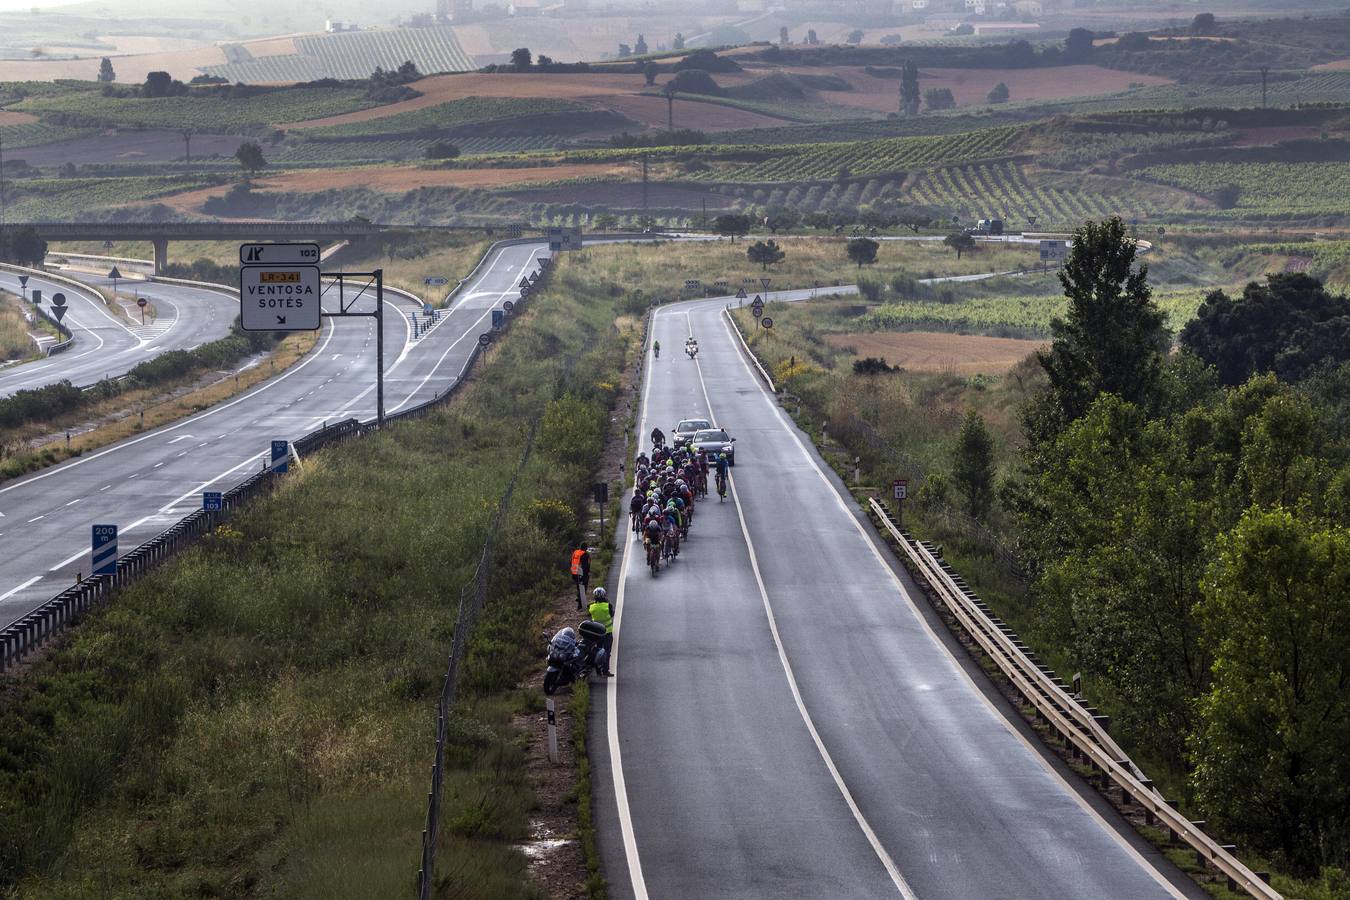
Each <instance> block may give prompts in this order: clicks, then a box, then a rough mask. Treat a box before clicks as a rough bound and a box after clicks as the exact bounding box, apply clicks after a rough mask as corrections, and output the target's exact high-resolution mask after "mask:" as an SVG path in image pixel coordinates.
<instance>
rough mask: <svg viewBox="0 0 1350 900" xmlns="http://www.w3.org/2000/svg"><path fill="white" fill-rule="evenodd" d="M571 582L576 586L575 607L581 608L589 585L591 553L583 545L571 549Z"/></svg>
mask: <svg viewBox="0 0 1350 900" xmlns="http://www.w3.org/2000/svg"><path fill="white" fill-rule="evenodd" d="M572 583H573V584H575V585H576V586H577V609H581V608H582V602H583V600H584V599H585V596H586V591H587V590H589V589H590V586H591V554H590V552H589V551H588V550H587V549H586V548H585V547H578V548H577V549H575V550H573V551H572Z"/></svg>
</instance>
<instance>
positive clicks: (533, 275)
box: [530, 272, 539, 284]
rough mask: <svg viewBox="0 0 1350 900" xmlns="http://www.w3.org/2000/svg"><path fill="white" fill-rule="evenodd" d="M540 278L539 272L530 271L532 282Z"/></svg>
mask: <svg viewBox="0 0 1350 900" xmlns="http://www.w3.org/2000/svg"><path fill="white" fill-rule="evenodd" d="M538 280H539V273H538V272H531V273H530V284H534V283H535V282H536V281H538Z"/></svg>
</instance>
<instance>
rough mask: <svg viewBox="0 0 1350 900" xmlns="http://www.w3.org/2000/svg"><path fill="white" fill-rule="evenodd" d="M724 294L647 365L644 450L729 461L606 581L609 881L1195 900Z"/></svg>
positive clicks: (626, 888) (743, 888)
mask: <svg viewBox="0 0 1350 900" xmlns="http://www.w3.org/2000/svg"><path fill="white" fill-rule="evenodd" d="M724 302H725V301H724V300H713V301H700V302H694V303H689V304H682V305H676V306H670V307H665V308H662V309H661V310H660V311H658V312H657V314H656V316H655V320H654V326H653V337H654V338H656V339H658V340H660V342H661V343H662V345H664V346H665V347H666V348H669V350H668V352H667V353H665V354H663V356H662V358H661V359H660V360H654V359H651V358H650V357H649V359H648V365H649V370H648V375H647V382H646V385H645V388H644V400H643V404H642V406H641V411H640V414H639V415H640V418H639V423H638V434H639V435H641V436H644V437H643V443H644V446H645V445H646V441H645V435H646V434H648V433H649V432H650V430H651V428H652V427H653V426H658V425H659V426H660V427H662V428H663V429H664V430H669V429H670V427H671V426H673V425H674V423H675V422H676V421H678V420H679V419H681V418H684V417H689V416H708V417H711V418H712V419H713V420H714V421H716V422H717V423H718V424H719V425H721V426H723V427H726V428H727V429H728V430H729V431H730V433H731V434H732V435H733V436H734V437H736V438H738V441H737V444H736V448H737V449H736V458H737V466H736V468H735V469H734V470H733V477H732V484H733V489H732V492H731V495H730V497H729V499H728V501H727V502H725V503H721V504H719V503H718V502H717V499H716V495H715V494H714V495H712V497H711V498H710V499H709V500H708V501H705V502H703V503H701V504H699V506H698V508H697V515H696V518H695V520H694V524H693V531H692V534H691V537H690V540H689V541H688V543H687V544H684V545H683V546H682V548H681V555H680V558H679V559H678V560H677V561H676V562H675V563H674V564H673V565H672V566H670V567H669V568H667V569H664V570H662V571H661V573H660V575H659V576H657V577H655V578H654V577H653V576H652V575H651V573H650V572H649V571H647V569H646V568H645V567H644V566H643V564H642V563H643V560H642V555H641V550H640V547H638V546H637V545H636V543H634V542H632V541H631V537H630V539H629V543H628V545H627V546H626V547H625V550H624V560H623V563H622V564H621V566H620V567H619V572H618V574H617V576H616V578H615V579H614V581H615V582H616V583H615V584H613V585H612V586H611V589H612V590H614V592H615V596H616V597H617V599H618V603H619V609H618V615H619V619H618V624H617V627H618V630H619V635H618V641H617V646H616V651H615V661H614V662H615V671H616V673H617V675H616V677H615V678H614V679H612V680H610V681H609V683H608V685H607V687H606V689H605V690H603V691H598V692H597V693H595V694H593V700H594V701H595V702H596V716H595V717H594V718H593V720H592V733H593V738H592V741H591V746H592V748H594V750H595V752H596V753H597V778H596V779H595V782H596V784H597V787H598V803H597V810H598V812H597V822H598V823H599V828H600V845H601V854H602V859H603V862H604V869H605V874H606V877H607V878H608V880H609V881H610V884H611V895H612V896H616V897H634V896H636V897H647V896H650V897H657V898H668V897H672V898H673V897H701V898H703V897H735V898H753V897H764V898H773V900H781V898H785V897H802V898H808V897H810V898H818V897H831V898H835V897H887V896H900V897H907V898H913V897H919V898H925V900H926V898H952V900H966V898H1030V897H1034V898H1064V900H1087V898H1122V900H1123V898H1129V900H1136V898H1153V897H1168V896H1197V895H1199V894H1198V891H1196V890H1195V889H1194V886H1193V885H1191V886H1188V884H1187V883H1186V882H1185V881H1184V878H1183V877H1182V876H1180V875H1179V873H1177V872H1176V871H1175V870H1174V869H1172V868H1171V867H1170V865H1168V864H1166V863H1165V862H1163V861H1161V860H1160V857H1158V855H1157V854H1156V853H1154V852H1153V851H1151V850H1149V849H1148V848H1147V847H1146V846H1144V845H1143V844H1142V842H1141V841H1140V840H1138V838H1137V836H1133V835H1129V834H1124V833H1122V830H1118V826H1120V825H1121V822H1120V821H1119V819H1118V817H1116V816H1115V814H1114V813H1113V812H1112V811H1111V810H1110V809H1109V808H1108V807H1105V806H1104V804H1102V803H1100V801H1099V800H1097V798H1094V797H1092V796H1091V795H1090V793H1089V792H1087V791H1086V790H1084V789H1083V788H1082V786H1081V785H1077V784H1075V783H1073V782H1072V781H1071V780H1070V779H1066V777H1065V774H1064V770H1063V767H1062V766H1061V765H1059V764H1058V762H1057V761H1055V760H1051V759H1050V758H1048V756H1047V754H1045V753H1044V751H1043V749H1042V748H1040V747H1039V746H1037V745H1036V744H1035V739H1034V737H1030V738H1029V737H1028V735H1027V733H1026V729H1025V727H1024V726H1021V724H1020V723H1017V722H1014V721H1012V720H1011V719H1010V717H1009V716H1008V715H1007V708H1006V704H1003V703H1002V702H1001V698H998V697H997V696H996V695H993V694H992V691H990V690H989V688H988V685H987V684H986V683H984V682H983V681H982V680H981V676H980V675H979V673H978V670H975V673H974V676H973V677H972V673H971V669H972V668H973V666H972V665H971V664H970V663H969V661H968V660H965V659H964V658H963V657H962V656H960V655H959V651H956V652H953V650H952V648H951V645H950V638H947V637H943V636H940V635H939V634H938V631H937V629H936V628H935V627H934V624H933V620H932V616H931V611H925V609H924V608H922V607H921V606H920V604H925V603H926V601H925V600H924V599H923V598H922V595H921V594H920V593H919V592H918V590H917V588H916V587H915V586H914V585H913V584H912V582H909V580H908V577H907V576H905V575H903V574H901V572H900V571H898V569H899V567H898V566H896V565H895V564H894V562H893V561H892V560H890V559H889V557H888V556H887V553H888V551H885V550H884V549H881V548H880V547H879V545H878V544H877V542H876V541H875V538H874V537H873V536H871V535H870V532H869V530H868V526H866V525H865V524H864V523H863V520H862V517H861V514H860V513H859V512H858V511H857V509H856V505H855V504H853V503H852V502H851V500H845V499H844V496H845V493H844V489H843V487H842V485H840V484H839V483H838V482H837V479H835V478H834V477H833V475H829V474H826V473H827V472H828V468H827V467H826V466H825V465H824V463H823V462H821V461H820V460H819V457H818V456H817V454H816V453H815V451H814V449H813V448H812V447H811V445H810V443H809V441H808V440H807V439H806V438H805V437H804V436H802V435H800V434H799V432H798V431H797V430H796V428H795V427H794V426H792V425H791V424H790V422H789V420H788V419H787V417H786V416H785V415H784V414H782V413H781V412H780V410H779V409H778V407H777V405H776V403H775V402H774V400H773V399H772V398H771V397H770V395H769V394H768V393H767V391H765V390H764V389H762V388H761V385H760V381H759V380H758V378H757V377H756V376H755V375H754V374H752V369H751V366H750V364H749V363H748V362H747V361H746V360H745V359H744V358H743V357H742V355H741V352H740V351H739V350H738V349H737V346H736V344H735V343H734V341H735V338H734V337H733V336H732V334H731V332H730V330H729V327H728V326H727V325H726V324H724V322H723V320H722V318H721V316H720V310H721V307H722V305H723V303H724ZM691 332H692V333H693V334H694V335H695V336H696V337H697V338H698V340H699V343H700V346H701V351H700V353H699V356H698V361H697V362H691V361H690V360H689V359H688V358H687V357H685V356H684V354H683V353H681V352H680V347H681V346H682V344H683V342H684V338H685V337H686V335H687V334H689V333H691ZM620 537H621V538H622V537H623V532H621V534H620ZM630 563H631V564H630ZM938 627H939V628H940V627H941V626H940V625H939V626H938Z"/></svg>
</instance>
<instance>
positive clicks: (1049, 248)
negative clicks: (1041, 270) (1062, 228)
mask: <svg viewBox="0 0 1350 900" xmlns="http://www.w3.org/2000/svg"><path fill="white" fill-rule="evenodd" d="M1040 246H1041V262H1062V261H1063V260H1065V259H1067V258H1068V256H1069V244H1068V242H1066V241H1041V244H1040Z"/></svg>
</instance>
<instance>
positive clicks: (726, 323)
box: [615, 312, 1186, 900]
mask: <svg viewBox="0 0 1350 900" xmlns="http://www.w3.org/2000/svg"><path fill="white" fill-rule="evenodd" d="M717 317H718V318H719V319H720V320H721V321H722V326H723V327H724V328H726V329H727V336H728V337H729V338H730V339H731V342H732V347H733V348H734V349H735V351H736V357H737V358H738V359H739V360H740V361H741V366H742V367H743V368H744V369H745V373H746V375H748V376H749V377H750V380H751V381H752V382H753V383H754V384H755V385H756V386H757V387H758V388H759V396H760V397H762V398H763V399H764V401H765V403H767V404H768V405H769V408H770V409H771V410H772V411H773V414H774V415H775V416H777V417H778V420H779V421H780V422H782V423H783V427H784V429H785V430H786V431H787V433H788V435H789V436H790V437H791V438H792V440H793V442H795V443H796V445H797V448H798V449H799V450H801V452H802V456H804V457H805V458H806V460H807V462H809V463H810V464H811V468H813V469H815V471H816V474H817V475H818V476H820V480H821V481H823V482H824V483H825V486H826V487H827V488H829V492H830V496H832V497H834V501H835V503H837V504H838V505H839V508H840V509H842V510H843V511H844V514H845V515H847V516H848V518H849V521H851V522H852V523H853V527H854V528H855V529H857V531H858V534H859V535H861V536H862V539H863V541H864V542H865V543H866V544H867V546H868V548H870V549H871V551H872V555H873V556H874V557H876V559H877V561H878V562H879V563H881V566H882V568H883V569H885V570H886V574H887V575H888V576H889V577H890V579H891V581H892V583H894V584H895V588H896V590H897V591H899V592H900V596H901V597H903V598H904V600H905V602H906V603H907V604H909V607H910V609H911V610H913V612H914V616H915V618H916V619H918V621H919V623H920V624H921V625H922V626H923V627H924V629H925V630H926V631H927V632H928V635H929V637H931V638H932V639H933V643H934V644H936V645H937V646H938V647H939V648H941V650H942V652H944V653H946V654H947V657H948V658H949V659H950V660H951V661H952V663H953V665H954V667H955V669H956V671H957V672H959V673H960V674H961V675H962V677H964V678H965V679H966V681H967V682H969V684H970V687H971V690H973V691H974V692H975V695H976V696H977V697H979V698H980V700H982V701H983V702H984V705H985V706H986V707H988V708H989V710H990V712H992V713H993V714H994V718H995V719H997V720H998V721H999V722H1000V723H1002V725H1003V727H1004V728H1006V729H1007V730H1008V732H1009V733H1010V734H1011V735H1012V736H1013V737H1015V738H1016V739H1017V740H1018V741H1020V742H1021V743H1022V745H1023V746H1024V747H1026V748H1027V751H1028V752H1029V753H1030V754H1031V756H1032V757H1033V758H1034V759H1035V760H1036V761H1037V762H1039V763H1040V764H1041V767H1042V768H1044V769H1045V771H1046V772H1048V773H1049V774H1050V777H1051V778H1054V779H1055V780H1057V781H1058V782H1059V783H1060V784H1062V785H1064V789H1065V791H1066V792H1067V793H1068V794H1069V796H1070V797H1072V798H1073V799H1074V802H1075V803H1077V804H1078V805H1079V807H1081V808H1082V809H1083V811H1084V812H1086V813H1087V814H1088V816H1089V817H1090V818H1092V819H1094V820H1095V821H1096V822H1097V824H1099V825H1100V826H1101V828H1102V830H1103V831H1105V832H1106V833H1107V834H1108V835H1110V837H1111V839H1112V840H1114V841H1115V842H1116V844H1118V845H1119V846H1120V847H1121V848H1122V849H1123V850H1124V851H1125V852H1126V854H1127V855H1129V856H1130V857H1131V858H1132V859H1134V861H1135V862H1136V863H1138V864H1139V866H1140V867H1141V868H1143V869H1144V871H1146V872H1148V873H1149V875H1150V876H1151V877H1152V878H1153V880H1154V881H1156V882H1157V883H1158V884H1159V885H1161V886H1162V888H1163V889H1164V890H1166V891H1167V892H1168V893H1169V894H1171V895H1172V896H1173V897H1175V898H1177V900H1186V895H1185V894H1183V893H1182V892H1181V891H1180V890H1178V889H1177V888H1176V886H1175V885H1173V884H1172V883H1171V881H1169V880H1168V879H1167V878H1166V877H1165V876H1164V875H1163V873H1162V872H1160V871H1158V869H1157V867H1156V866H1154V865H1153V864H1152V863H1150V862H1149V861H1148V860H1147V859H1145V858H1144V856H1143V854H1141V853H1140V852H1139V851H1138V850H1137V849H1135V847H1134V846H1133V845H1131V844H1130V842H1129V841H1127V840H1126V839H1125V837H1124V836H1123V835H1122V834H1121V833H1120V832H1119V831H1118V830H1117V829H1116V828H1115V827H1114V826H1112V825H1111V823H1109V822H1107V821H1106V819H1105V818H1104V817H1103V816H1102V815H1101V813H1099V812H1097V810H1096V809H1094V808H1093V807H1092V805H1091V804H1090V803H1088V802H1087V800H1086V799H1084V798H1083V797H1082V796H1081V795H1080V794H1079V793H1078V791H1077V790H1075V789H1074V786H1073V785H1072V784H1070V783H1069V781H1068V779H1066V778H1065V777H1064V776H1063V775H1062V774H1060V773H1059V772H1058V771H1057V770H1056V769H1055V768H1054V766H1052V765H1051V764H1050V762H1049V761H1048V760H1047V759H1046V758H1045V757H1044V756H1043V755H1042V754H1041V752H1040V750H1039V749H1037V748H1036V747H1034V746H1033V745H1032V743H1031V741H1029V740H1027V738H1026V737H1025V736H1024V735H1023V734H1022V733H1021V732H1020V731H1018V730H1017V729H1016V728H1015V727H1014V726H1013V724H1012V723H1011V722H1009V721H1008V719H1007V717H1006V716H1004V715H1003V713H1002V712H1001V711H1000V710H999V709H998V708H997V707H995V706H994V704H993V703H992V702H991V701H990V700H989V698H988V697H986V696H985V694H984V691H982V690H980V686H979V685H978V684H976V683H975V679H974V678H972V677H971V675H970V673H969V672H967V671H966V669H965V667H964V666H962V665H961V663H960V660H958V659H957V658H956V655H955V654H954V653H952V651H951V650H950V649H949V648H948V647H947V645H946V644H945V643H943V641H942V640H941V639H940V638H939V637H938V635H937V632H936V631H934V630H933V627H932V625H930V624H929V622H928V619H927V617H925V616H924V615H923V613H922V612H921V611H920V610H919V608H918V606H917V605H916V604H915V602H914V598H913V597H911V596H910V595H909V592H908V591H906V590H905V586H904V584H903V583H902V582H901V581H900V579H899V577H897V576H896V574H895V571H894V570H893V569H892V568H891V567H890V565H889V564H888V563H887V562H886V559H885V557H883V556H882V555H881V551H880V550H878V549H877V546H876V544H875V543H874V542H873V541H872V538H871V535H869V534H868V533H867V531H866V530H865V529H864V528H863V526H862V523H861V522H859V521H858V519H857V517H856V516H855V515H854V514H853V511H852V510H850V509H849V508H848V505H847V504H846V503H844V498H842V497H840V496H839V492H838V491H837V490H835V488H834V485H833V484H832V483H831V482H830V479H829V476H827V475H826V474H825V472H824V471H823V470H822V469H821V468H820V464H819V463H817V462H816V459H815V457H814V456H812V455H811V453H810V451H809V450H807V449H806V445H804V444H803V443H802V440H801V438H800V437H798V436H797V430H796V428H794V427H793V425H792V423H791V421H790V420H788V419H787V417H786V415H785V414H784V413H783V410H782V408H781V407H780V406H779V405H778V403H777V402H776V400H775V399H774V398H772V397H770V396H769V392H768V390H767V389H766V388H765V387H764V383H763V382H762V381H760V380H759V378H758V377H757V376H756V374H755V372H754V371H752V370H751V368H750V363H749V362H747V361H746V359H745V353H744V352H743V351H742V350H741V348H740V346H739V343H738V341H739V339H738V338H737V337H736V335H734V334H732V333H731V329H732V328H733V327H734V326H733V325H732V324H731V322H730V320H729V319H728V318H727V317H726V316H723V315H722V314H721V312H719V313H718V314H717ZM710 411H711V410H710ZM732 493H733V495H734V493H735V489H734V488H733V490H732ZM738 509H739V505H738ZM746 540H747V542H748V541H749V536H748V535H747V537H746ZM753 560H754V555H753V553H752V554H751V561H752V562H753ZM758 574H759V573H758V568H756V577H758ZM615 640H616V641H617V638H616V639H615Z"/></svg>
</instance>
